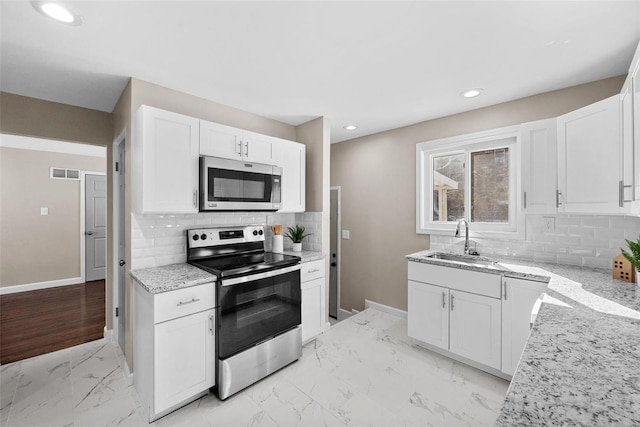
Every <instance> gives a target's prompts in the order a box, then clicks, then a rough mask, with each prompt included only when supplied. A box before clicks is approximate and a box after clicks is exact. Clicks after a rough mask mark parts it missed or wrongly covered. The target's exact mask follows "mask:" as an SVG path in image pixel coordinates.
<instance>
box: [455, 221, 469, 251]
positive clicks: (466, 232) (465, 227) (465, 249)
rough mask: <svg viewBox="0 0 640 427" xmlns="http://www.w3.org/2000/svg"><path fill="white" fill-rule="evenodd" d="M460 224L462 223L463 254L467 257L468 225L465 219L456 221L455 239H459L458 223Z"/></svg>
mask: <svg viewBox="0 0 640 427" xmlns="http://www.w3.org/2000/svg"><path fill="white" fill-rule="evenodd" d="M462 222H464V253H465V255H467V254H469V223H468V222H467V220H466V219H461V220H459V221H458V226H457V227H456V235H455V237H460V223H462Z"/></svg>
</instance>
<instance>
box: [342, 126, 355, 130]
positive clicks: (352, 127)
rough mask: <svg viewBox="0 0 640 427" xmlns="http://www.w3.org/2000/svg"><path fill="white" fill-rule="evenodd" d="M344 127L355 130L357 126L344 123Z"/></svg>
mask: <svg viewBox="0 0 640 427" xmlns="http://www.w3.org/2000/svg"><path fill="white" fill-rule="evenodd" d="M344 129H345V130H356V129H358V126H356V125H346V126H345V127H344Z"/></svg>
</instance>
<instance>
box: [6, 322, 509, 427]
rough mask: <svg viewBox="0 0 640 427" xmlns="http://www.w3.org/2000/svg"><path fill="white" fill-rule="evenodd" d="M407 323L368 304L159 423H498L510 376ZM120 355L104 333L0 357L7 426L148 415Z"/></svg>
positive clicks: (139, 420) (126, 422) (138, 421)
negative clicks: (224, 395)
mask: <svg viewBox="0 0 640 427" xmlns="http://www.w3.org/2000/svg"><path fill="white" fill-rule="evenodd" d="M406 331H407V322H406V319H402V318H399V317H396V316H393V315H389V314H387V313H383V312H381V311H378V310H375V309H367V310H365V311H363V312H361V313H359V314H357V315H355V316H352V317H350V318H348V319H346V320H344V321H342V322H339V323H337V324H336V325H334V326H332V327H331V329H330V330H329V331H327V332H326V333H325V334H323V335H321V336H320V337H319V338H318V339H316V340H315V341H313V342H311V343H309V344H307V345H305V346H304V348H303V355H302V358H301V359H300V360H299V361H298V362H296V363H294V364H292V365H290V366H288V367H286V368H285V369H282V370H281V371H279V372H277V373H275V374H274V375H271V376H270V377H268V378H265V379H263V380H262V381H260V382H259V383H257V384H255V385H253V386H251V387H249V388H247V389H246V390H244V391H242V392H240V393H238V394H236V395H235V396H232V397H230V398H229V399H227V400H226V401H224V402H221V401H219V400H218V399H217V398H216V397H215V396H214V395H212V394H210V395H208V396H205V397H203V398H201V399H198V400H197V401H195V402H193V403H191V404H189V405H187V406H185V407H184V408H182V409H179V410H177V411H175V412H173V413H171V414H169V415H167V416H165V417H163V418H161V419H160V420H157V421H156V422H154V423H153V425H155V426H224V427H227V426H251V427H258V426H282V427H285V426H345V425H347V426H431V425H432V426H484V425H487V426H489V425H493V423H494V421H495V420H496V418H497V416H498V412H499V410H500V406H501V404H502V401H503V399H504V396H505V395H506V392H507V387H508V385H509V383H508V382H507V381H504V380H502V379H499V378H497V377H494V376H492V375H489V374H486V373H484V372H481V371H479V370H477V369H474V368H471V367H468V366H466V365H463V364H460V363H458V362H454V361H452V360H450V359H447V358H445V357H442V356H440V355H438V354H435V353H433V352H430V351H428V350H425V349H422V348H420V347H417V346H415V345H413V344H412V343H411V342H410V340H409V338H408V337H407V332H406ZM122 364H123V357H122V353H121V352H120V351H119V347H118V346H117V345H116V344H112V343H110V342H106V341H105V340H104V339H102V340H98V341H93V342H91V343H87V344H83V345H80V346H76V347H72V348H69V349H65V350H61V351H57V352H55V353H49V354H46V355H42V356H37V357H34V358H31V359H26V360H23V361H19V362H15V363H11V364H8V365H3V366H1V367H0V368H1V375H2V376H1V379H0V381H1V382H0V404H1V406H0V427H5V426H7V427H13V426H30V427H36V426H112V425H113V426H115V425H118V426H145V425H149V424H148V423H146V422H145V421H144V415H143V411H142V410H141V408H140V404H139V402H138V398H137V395H136V392H135V390H134V388H133V387H132V386H127V384H126V381H125V378H124V374H123V367H122Z"/></svg>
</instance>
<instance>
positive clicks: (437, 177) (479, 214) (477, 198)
mask: <svg viewBox="0 0 640 427" xmlns="http://www.w3.org/2000/svg"><path fill="white" fill-rule="evenodd" d="M517 135H518V134H517V130H514V129H513V128H506V129H497V130H494V131H489V132H483V133H478V134H471V135H465V136H461V137H455V138H447V139H444V140H438V141H431V142H426V143H420V144H418V145H417V155H418V161H417V168H418V170H417V180H418V182H417V187H418V188H417V200H416V204H417V210H416V213H417V232H418V233H429V234H433V233H436V234H449V233H451V234H453V230H454V229H455V227H456V225H457V222H458V221H459V220H460V219H466V220H467V221H468V222H469V223H470V224H471V231H472V233H473V232H475V233H476V234H481V235H483V236H486V237H490V235H491V234H494V233H500V234H501V236H500V237H504V233H511V234H518V229H519V227H518V217H517V209H516V206H517V200H516V198H517V194H518V193H517V191H516V187H517V185H518V179H517V173H516V169H515V165H516V161H515V159H516V157H515V156H516V154H517V139H518V138H517ZM521 228H522V229H523V228H524V227H521Z"/></svg>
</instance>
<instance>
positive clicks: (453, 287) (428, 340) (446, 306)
mask: <svg viewBox="0 0 640 427" xmlns="http://www.w3.org/2000/svg"><path fill="white" fill-rule="evenodd" d="M408 275H409V281H408V310H407V312H408V320H407V333H408V335H409V337H411V338H413V339H415V340H417V341H418V342H419V343H421V344H423V345H425V346H426V347H428V348H430V349H432V350H434V351H438V352H440V353H443V354H445V355H448V356H450V357H453V358H459V359H460V360H462V361H463V362H466V363H472V362H473V363H472V364H473V365H474V366H476V367H478V368H480V369H484V370H486V371H487V372H490V373H493V374H495V375H499V376H503V377H509V376H512V375H513V373H514V372H515V369H516V366H517V365H518V361H519V360H520V356H521V354H522V351H523V349H524V347H525V344H526V342H527V339H528V337H529V329H530V319H531V311H532V309H533V305H534V303H535V301H536V300H537V299H538V297H539V296H540V295H541V294H542V292H544V289H545V288H546V287H547V283H545V282H538V281H532V280H524V279H514V278H509V277H502V276H501V275H499V274H488V273H483V272H477V271H470V270H464V269H459V268H454V267H443V266H437V265H432V264H426V263H419V262H409V274H408ZM430 282H435V284H434V283H430ZM503 374H504V375H503Z"/></svg>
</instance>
